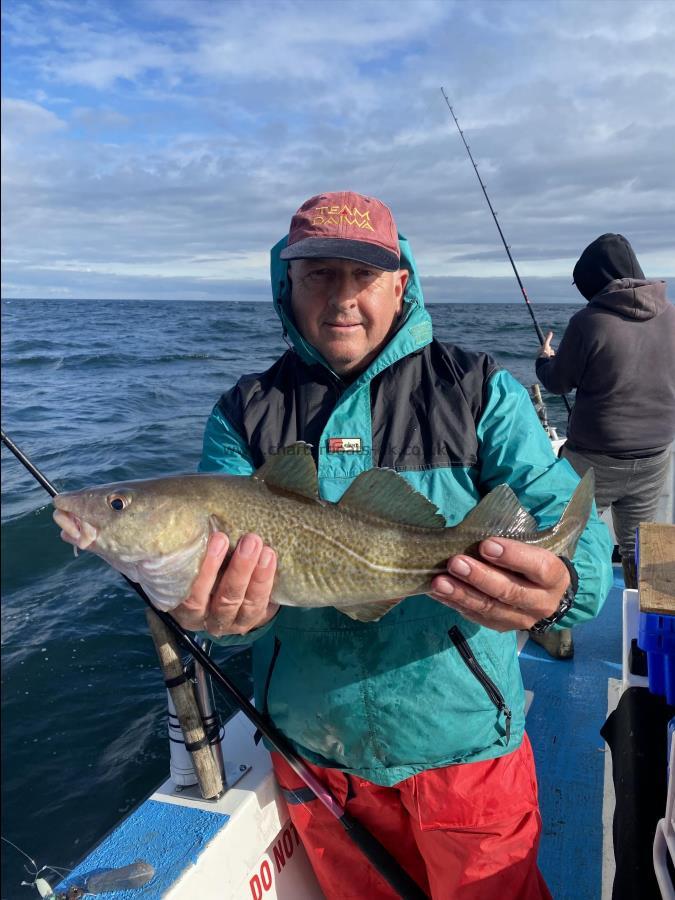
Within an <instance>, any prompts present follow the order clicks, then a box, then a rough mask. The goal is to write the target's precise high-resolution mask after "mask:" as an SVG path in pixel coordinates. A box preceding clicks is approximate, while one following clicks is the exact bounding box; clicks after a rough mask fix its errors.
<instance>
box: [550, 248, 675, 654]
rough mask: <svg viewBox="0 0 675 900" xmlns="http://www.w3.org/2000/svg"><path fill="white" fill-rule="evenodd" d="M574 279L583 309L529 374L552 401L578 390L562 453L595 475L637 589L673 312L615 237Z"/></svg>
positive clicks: (668, 415)
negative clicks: (638, 549)
mask: <svg viewBox="0 0 675 900" xmlns="http://www.w3.org/2000/svg"><path fill="white" fill-rule="evenodd" d="M573 278H574V284H575V285H576V287H577V288H578V290H579V291H580V293H581V294H582V295H583V296H584V297H585V298H586V300H588V306H586V307H585V308H584V309H582V310H580V311H579V312H577V313H575V314H574V315H573V316H572V318H571V319H570V322H569V324H568V326H567V329H566V330H565V333H564V335H563V338H562V340H561V342H560V347H559V348H558V350H557V352H556V351H554V350H553V348H552V347H551V338H552V337H553V333H552V332H549V333H548V335H547V337H546V342H545V343H544V345H543V346H542V348H541V350H540V352H539V358H538V359H537V363H536V369H537V377H538V379H539V380H540V381H541V383H542V384H543V385H544V387H545V388H546V389H547V390H549V391H551V393H554V394H564V393H567V392H568V391H571V390H573V389H575V388H576V398H575V402H574V408H573V410H572V414H571V416H570V420H569V425H568V431H567V443H566V444H565V446H564V448H563V452H562V455H564V457H565V458H566V459H567V460H569V462H570V463H571V464H572V466H573V467H574V468H575V469H576V471H577V472H578V474H579V475H583V473H584V472H585V471H586V470H587V469H588V468H590V467H593V469H594V470H595V483H596V503H597V506H598V511H602V510H604V509H607V508H608V507H611V510H612V519H613V523H614V529H615V532H616V536H617V541H618V544H619V550H620V552H621V558H622V564H623V571H624V580H625V583H626V587H637V578H636V570H635V529H636V528H637V526H638V524H639V523H640V522H644V521H651V520H652V519H653V517H654V514H655V512H656V507H657V504H658V498H659V495H660V493H661V489H662V487H663V483H664V480H665V478H666V474H667V471H668V466H669V463H670V444H671V442H672V441H673V438H674V437H675V307H674V306H673V304H672V303H671V302H670V301H669V300H668V299H667V297H666V283H665V281H651V280H649V279H646V278H645V276H644V273H643V271H642V269H641V267H640V264H639V262H638V260H637V257H636V256H635V253H634V251H633V248H632V247H631V245H630V243H629V242H628V241H627V240H626V238H625V237H623V235H621V234H603V235H600V237H598V238H596V239H595V240H594V241H593V242H592V243H591V244H589V245H588V247H586V249H585V250H584V252H583V253H582V254H581V256H580V258H579V260H578V262H577V264H576V265H575V267H574V273H573ZM563 639H564V638H563ZM566 655H571V654H566Z"/></svg>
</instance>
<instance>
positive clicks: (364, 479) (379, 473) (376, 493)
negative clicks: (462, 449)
mask: <svg viewBox="0 0 675 900" xmlns="http://www.w3.org/2000/svg"><path fill="white" fill-rule="evenodd" d="M338 505H339V506H342V507H345V506H346V507H349V508H350V509H353V510H355V511H356V510H358V511H359V512H361V513H367V514H368V515H370V516H377V517H378V518H381V519H388V520H389V521H391V522H397V523H399V524H403V525H412V526H414V527H416V528H445V519H444V517H443V516H442V515H441V513H440V512H439V511H438V509H437V508H436V506H435V505H434V504H433V503H432V502H431V501H430V500H427V498H426V497H424V496H423V495H422V494H420V493H418V491H416V490H415V489H414V488H413V487H411V486H410V484H408V482H407V481H406V480H405V478H404V477H403V476H402V475H399V474H398V472H395V471H394V470H393V469H368V471H366V472H361V474H360V475H358V476H357V477H356V478H355V479H354V481H353V482H352V483H351V484H350V485H349V487H348V488H347V490H346V491H345V492H344V494H343V495H342V499H341V500H340V502H339V504H338Z"/></svg>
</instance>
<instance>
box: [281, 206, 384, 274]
mask: <svg viewBox="0 0 675 900" xmlns="http://www.w3.org/2000/svg"><path fill="white" fill-rule="evenodd" d="M317 257H320V258H325V259H353V260H355V261H356V262H363V263H367V264H368V265H369V266H374V267H375V268H376V269H385V270H386V271H387V272H395V271H397V270H398V269H399V268H400V265H401V262H400V259H401V253H400V250H399V246H398V232H397V230H396V223H395V222H394V217H393V216H392V214H391V210H390V209H389V207H388V206H385V205H384V203H381V202H380V201H379V200H376V199H375V198H374V197H364V196H363V194H355V193H353V192H352V191H335V192H333V193H330V194H318V195H317V196H316V197H312V198H311V199H309V200H307V201H306V202H305V203H303V204H302V206H301V207H300V209H299V210H298V211H297V212H296V214H295V215H294V216H293V218H292V219H291V227H290V230H289V233H288V244H287V245H286V247H285V248H284V249H283V250H282V251H281V258H282V259H315V258H317Z"/></svg>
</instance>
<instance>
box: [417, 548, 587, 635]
mask: <svg viewBox="0 0 675 900" xmlns="http://www.w3.org/2000/svg"><path fill="white" fill-rule="evenodd" d="M479 552H480V555H481V559H480V560H477V559H473V557H471V556H464V555H460V556H451V557H450V559H449V560H448V573H449V574H448V575H437V576H436V578H434V580H433V581H432V582H431V587H432V591H431V592H430V595H431V596H432V597H433V598H434V599H435V600H440V602H441V603H445V605H446V606H451V607H452V608H453V609H456V610H457V612H459V613H461V615H462V616H464V618H465V619H469V620H470V621H472V622H476V623H478V625H484V626H485V627H486V628H492V629H494V630H495V631H514V630H517V629H528V628H531V627H532V626H533V625H534V623H535V622H538V621H539V620H540V619H545V618H547V617H548V616H552V615H553V613H554V612H555V611H556V610H557V609H558V606H559V604H560V600H561V598H562V595H563V594H564V593H565V591H566V590H567V588H568V586H569V583H570V576H569V572H568V571H567V567H566V566H565V564H564V563H563V562H562V561H561V560H560V559H558V557H557V556H555V555H554V554H553V553H551V552H550V551H549V550H544V549H542V548H541V547H533V546H531V545H529V544H524V543H523V542H522V541H513V540H508V539H507V538H489V539H488V540H486V541H481V543H480V545H479Z"/></svg>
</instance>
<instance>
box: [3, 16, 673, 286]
mask: <svg viewBox="0 0 675 900" xmlns="http://www.w3.org/2000/svg"><path fill="white" fill-rule="evenodd" d="M618 6H619V7H620V11H621V14H620V15H618V14H615V13H613V10H616V9H617V7H618ZM384 8H387V9H388V8H389V7H388V6H386V5H385V4H383V3H381V2H377V0H376V2H369V0H362V2H358V3H356V2H351V0H348V2H341V3H339V4H317V3H313V2H291V0H279V2H263V0H255V2H254V0H250V2H238V0H233V2H228V3H226V4H223V3H220V2H208V0H202V2H199V3H195V2H187V0H186V2H180V0H147V2H141V0H138V2H132V0H130V2H128V3H125V4H118V3H114V2H104V0H95V2H87V0H82V2H78V3H74V2H70V0H58V2H40V0H34V2H32V3H30V4H24V3H21V2H19V0H15V2H13V3H8V4H5V11H4V13H3V15H4V30H3V40H4V41H5V43H6V45H7V46H8V47H10V48H11V53H9V54H8V55H7V57H6V58H7V59H8V60H9V61H10V62H9V65H8V68H7V75H6V77H5V88H4V89H5V90H6V91H7V93H8V94H9V95H10V96H9V98H8V99H7V100H5V101H3V127H4V131H5V138H4V140H5V141H6V143H5V145H4V148H3V151H4V152H3V166H4V170H5V171H4V180H3V186H4V188H5V190H4V193H3V211H4V215H3V219H5V220H6V233H5V236H4V248H5V253H6V256H7V258H8V259H9V260H12V261H10V262H7V263H6V264H5V280H6V281H7V282H8V283H10V284H24V285H25V286H26V289H29V288H28V285H31V286H32V287H30V290H34V289H35V290H36V289H38V288H39V286H40V285H44V290H48V288H49V285H50V284H51V286H52V287H53V288H54V289H55V290H56V289H57V288H58V289H59V290H61V289H63V290H65V289H68V288H70V289H71V290H73V291H75V292H79V293H78V295H79V296H88V295H89V296H92V295H94V296H112V294H111V293H110V292H111V291H114V292H115V296H117V295H118V294H119V293H120V292H123V291H125V290H129V291H134V290H137V291H142V292H143V294H142V295H143V296H154V295H155V293H156V291H155V289H154V288H153V287H152V283H153V279H162V282H161V284H162V290H169V289H170V290H171V291H174V290H175V291H176V292H177V293H180V291H182V290H184V291H186V292H187V293H190V295H193V294H196V295H199V296H202V295H203V293H204V292H207V293H208V294H209V296H212V294H211V293H210V292H211V291H212V289H214V290H216V291H217V290H220V282H221V281H222V282H223V283H225V282H228V281H232V283H234V284H237V285H246V286H247V287H246V288H245V289H246V290H247V291H248V289H249V288H250V281H251V279H253V280H259V279H264V278H265V274H266V267H267V263H266V256H267V250H268V247H269V246H270V245H271V244H272V243H273V242H275V241H276V240H277V239H278V237H280V236H281V235H282V234H283V233H284V231H285V229H286V227H287V225H288V221H289V219H290V215H291V214H292V212H293V211H294V210H295V208H296V207H297V206H298V205H299V204H300V203H301V202H302V201H303V200H304V199H305V198H307V197H309V196H311V195H312V194H314V193H317V192H319V191H322V190H326V189H328V190H334V189H340V188H345V187H349V188H352V189H355V190H360V191H362V192H364V193H368V194H374V195H375V196H379V197H381V198H382V199H383V200H385V202H388V203H389V204H390V205H391V206H392V208H393V210H394V212H395V215H396V218H397V221H398V224H399V227H400V229H401V230H402V231H403V232H404V233H405V234H406V235H407V237H408V238H409V239H410V240H411V242H412V245H413V247H414V249H415V251H416V254H417V256H418V258H419V262H420V266H421V269H422V272H423V273H424V274H425V276H426V277H428V278H431V279H440V280H439V281H433V282H430V285H432V286H433V291H436V290H437V291H438V295H439V296H440V295H441V293H442V292H443V291H447V292H449V293H451V294H452V295H453V296H455V295H457V296H460V295H463V293H464V292H465V291H469V290H474V291H475V296H476V297H479V296H480V297H484V296H486V294H485V290H484V286H485V285H488V287H489V285H492V288H493V290H494V293H495V296H496V295H499V296H502V295H503V289H502V288H503V286H502V283H501V282H500V280H499V279H501V278H506V279H509V278H511V277H512V274H511V270H510V266H509V263H508V260H507V258H506V255H505V253H504V249H503V247H502V245H501V241H500V239H499V235H498V233H497V231H496V228H495V226H494V222H493V221H492V218H491V216H490V213H489V210H488V209H487V206H486V204H485V201H484V199H483V197H482V194H481V191H480V187H479V185H478V183H477V181H476V178H475V174H474V172H473V170H472V168H471V165H470V162H469V160H468V158H467V156H466V153H465V150H464V147H463V146H462V144H461V141H460V139H459V135H458V134H457V132H456V130H455V126H454V124H453V122H452V120H451V119H450V116H449V113H448V110H447V107H446V106H445V104H444V102H443V99H442V97H441V94H440V86H441V85H442V84H443V85H445V88H446V90H447V92H448V94H449V96H450V98H451V101H452V102H453V104H454V105H455V109H456V112H457V114H458V116H459V119H460V123H461V126H462V128H463V129H464V130H465V133H466V135H467V137H468V140H469V143H470V145H471V147H472V151H473V152H474V154H475V158H476V161H477V162H478V165H479V170H480V173H481V176H482V178H483V180H484V182H485V183H486V184H487V187H488V191H489V195H490V198H491V200H492V202H493V205H494V206H495V208H496V209H497V211H498V215H499V220H500V222H501V224H502V228H503V230H504V233H505V235H506V238H507V240H508V242H509V243H510V244H511V246H512V251H513V254H514V257H515V258H516V260H517V264H518V266H519V269H520V270H521V273H522V274H523V275H524V276H526V277H527V278H528V279H530V278H531V279H535V278H542V279H546V278H549V279H551V281H550V283H549V285H548V287H546V289H545V291H544V293H545V294H546V296H549V295H550V296H558V295H560V297H561V298H562V297H563V294H564V291H563V290H562V287H561V284H562V282H558V281H556V279H563V281H565V279H567V278H568V273H569V271H570V270H571V267H572V265H573V262H574V260H575V259H576V257H577V256H578V254H579V252H580V250H581V249H582V248H583V247H584V246H585V245H586V244H587V243H588V242H589V241H590V240H592V239H593V237H595V236H596V235H597V234H600V233H602V232H603V231H620V232H622V233H624V234H626V236H627V237H629V239H630V240H631V241H632V242H633V243H634V245H635V247H636V250H637V251H638V254H639V255H640V258H641V260H643V265H644V261H645V260H646V261H647V262H648V264H649V265H648V266H645V268H648V270H649V271H651V272H654V273H657V272H658V273H659V274H660V275H670V274H675V272H674V270H673V266H674V265H675V261H674V260H673V257H672V252H671V246H670V245H671V244H672V234H673V233H675V213H674V212H673V211H674V210H675V192H674V189H673V186H672V174H671V170H672V150H671V148H672V146H673V143H675V61H674V59H673V54H672V52H671V48H672V44H673V38H674V37H675V24H674V19H673V17H672V15H670V14H669V12H668V8H670V9H671V10H672V4H668V3H660V2H654V3H649V2H643V3H638V2H632V0H627V2H622V3H620V4H616V3H614V2H612V3H609V4H607V3H605V2H601V0H595V2H593V0H591V2H588V3H584V4H581V3H577V2H573V0H571V2H554V0H551V2H548V3H546V4H542V3H537V2H526V0H522V2H521V0H512V2H510V3H508V4H498V3H491V2H475V3H471V4H468V3H449V2H442V0H440V2H435V0H428V2H426V0H425V2H417V3H411V4H409V6H408V7H407V10H408V13H407V14H406V15H405V16H403V15H398V16H387V15H383V13H382V11H383V9H384ZM610 13H611V14H610ZM36 101H38V102H36ZM5 108H6V109H7V114H6V113H5ZM10 224H11V227H9V225H10ZM50 278H51V279H52V281H51V282H49V279H50ZM191 278H192V279H193V280H194V284H193V287H192V288H190V287H189V283H190V279H191ZM104 279H105V280H104ZM443 279H445V281H443ZM157 283H159V281H157ZM514 283H515V282H514ZM537 284H539V282H537ZM542 284H543V282H542ZM169 285H170V287H169ZM214 285H215V288H214ZM568 286H569V282H566V287H568ZM12 290H13V289H12ZM242 290H244V288H242ZM100 291H103V293H98V292H100ZM24 295H25V294H24ZM132 295H134V294H129V296H132ZM469 299H470V298H469ZM515 299H516V300H517V299H518V298H517V296H516V298H515Z"/></svg>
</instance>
